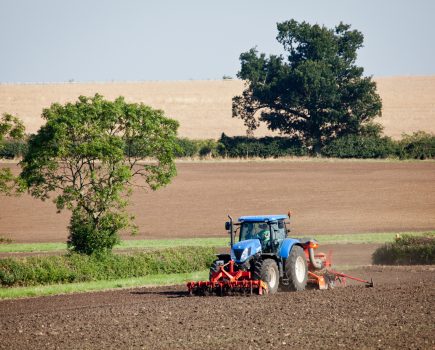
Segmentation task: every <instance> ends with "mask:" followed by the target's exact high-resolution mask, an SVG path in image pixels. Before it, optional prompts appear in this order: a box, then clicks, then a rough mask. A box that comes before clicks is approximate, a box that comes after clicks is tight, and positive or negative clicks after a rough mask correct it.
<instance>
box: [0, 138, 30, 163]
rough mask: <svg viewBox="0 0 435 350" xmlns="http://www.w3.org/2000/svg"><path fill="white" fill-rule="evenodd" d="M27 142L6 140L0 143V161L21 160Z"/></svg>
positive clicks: (25, 150)
mask: <svg viewBox="0 0 435 350" xmlns="http://www.w3.org/2000/svg"><path fill="white" fill-rule="evenodd" d="M27 148H28V146H27V142H26V141H24V140H6V141H3V142H2V143H0V159H1V158H5V159H14V158H22V157H23V156H24V155H25V154H26V152H27Z"/></svg>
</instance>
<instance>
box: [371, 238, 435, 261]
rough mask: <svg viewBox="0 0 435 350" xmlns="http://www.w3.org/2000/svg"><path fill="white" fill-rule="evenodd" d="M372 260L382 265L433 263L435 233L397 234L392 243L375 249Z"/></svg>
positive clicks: (434, 259) (434, 258)
mask: <svg viewBox="0 0 435 350" xmlns="http://www.w3.org/2000/svg"><path fill="white" fill-rule="evenodd" d="M372 260H373V263H374V264H383V265H418V264H423V265H427V264H429V265H430V264H435V234H433V233H426V234H423V235H421V236H411V235H402V236H398V237H397V238H396V240H395V241H394V242H393V243H387V244H384V245H383V246H381V247H379V248H378V249H376V251H375V252H374V253H373V256H372Z"/></svg>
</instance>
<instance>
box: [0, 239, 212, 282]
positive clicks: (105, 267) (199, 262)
mask: <svg viewBox="0 0 435 350" xmlns="http://www.w3.org/2000/svg"><path fill="white" fill-rule="evenodd" d="M214 253H215V252H214V249H213V248H209V247H178V248H171V249H164V250H156V251H149V252H141V253H134V254H129V255H127V254H125V255H121V254H120V255H117V254H111V253H106V254H93V255H83V254H77V253H71V254H70V255H64V256H39V257H27V258H22V259H17V258H15V259H13V258H7V259H0V285H1V286H30V285H40V284H54V283H72V282H83V281H96V280H111V279H121V278H131V277H141V276H146V275H153V274H170V273H187V272H193V271H201V270H204V269H207V268H208V267H209V266H210V264H211V263H212V261H213V260H214V258H215V256H214Z"/></svg>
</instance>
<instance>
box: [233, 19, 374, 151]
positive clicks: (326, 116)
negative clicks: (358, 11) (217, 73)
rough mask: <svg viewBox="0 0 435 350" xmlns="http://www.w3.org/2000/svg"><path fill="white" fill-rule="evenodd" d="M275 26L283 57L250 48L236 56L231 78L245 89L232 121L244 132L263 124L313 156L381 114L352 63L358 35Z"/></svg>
mask: <svg viewBox="0 0 435 350" xmlns="http://www.w3.org/2000/svg"><path fill="white" fill-rule="evenodd" d="M277 28H278V36H277V38H276V39H277V40H278V42H279V43H280V44H281V45H282V46H283V49H284V51H285V55H269V56H268V57H267V56H266V54H264V53H261V54H259V53H258V51H257V49H256V48H252V49H251V50H249V51H248V52H245V53H242V54H241V55H240V61H241V69H240V71H239V72H238V75H237V76H238V77H239V78H240V79H243V80H245V81H246V88H245V90H244V91H243V94H242V95H241V96H236V97H234V98H233V117H237V118H241V119H242V120H243V121H244V123H245V125H246V127H247V129H248V132H252V131H253V130H255V129H256V128H257V127H258V126H259V125H260V123H261V122H265V123H266V125H267V127H268V128H269V129H271V130H277V131H280V132H281V133H282V134H287V135H291V136H294V137H295V138H299V139H300V140H301V141H303V142H304V143H305V145H306V146H307V147H310V148H311V149H312V150H313V152H314V153H319V151H320V149H321V148H322V147H323V146H324V145H325V144H327V143H329V142H330V141H331V140H333V139H334V138H337V137H340V136H342V135H346V134H354V133H358V132H359V131H360V129H361V128H362V126H363V125H365V124H367V123H368V122H370V121H371V120H372V119H373V118H374V117H375V116H378V115H380V114H381V108H382V103H381V99H380V97H379V95H378V94H377V92H376V84H375V82H374V81H372V79H371V77H363V71H364V70H363V68H362V67H358V66H357V65H356V59H357V50H358V49H359V48H361V47H362V46H363V40H364V37H363V34H362V33H361V32H359V31H357V30H351V27H350V25H347V24H343V23H340V24H339V25H338V26H336V27H335V28H333V29H329V28H326V27H325V26H320V25H317V24H315V25H311V24H309V23H306V22H301V23H298V22H297V21H295V20H290V21H286V22H283V23H278V24H277Z"/></svg>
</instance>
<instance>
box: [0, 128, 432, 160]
mask: <svg viewBox="0 0 435 350" xmlns="http://www.w3.org/2000/svg"><path fill="white" fill-rule="evenodd" d="M26 150H27V144H26V142H25V141H5V142H4V143H3V144H0V158H9V159H11V158H18V157H22V156H23V155H24V154H25V152H26ZM129 151H130V153H134V151H133V152H132V150H131V149H130V150H129ZM307 155H309V150H308V149H307V148H306V147H305V146H304V145H302V143H301V142H300V141H299V140H298V139H296V138H291V137H261V138H253V137H246V136H235V137H229V136H227V135H225V134H222V136H221V138H220V139H219V140H190V139H187V138H179V139H178V140H177V150H176V152H175V156H176V157H177V158H193V157H200V158H207V157H208V158H279V157H285V156H307ZM321 155H322V156H324V157H331V158H399V159H435V135H433V134H429V133H426V132H423V131H419V132H416V133H414V134H412V135H403V137H402V139H401V140H399V141H395V140H393V139H391V138H390V137H386V136H377V135H348V136H344V137H341V138H338V139H336V140H334V141H332V142H331V143H329V144H328V145H326V146H325V147H324V148H323V149H322V153H321Z"/></svg>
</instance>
